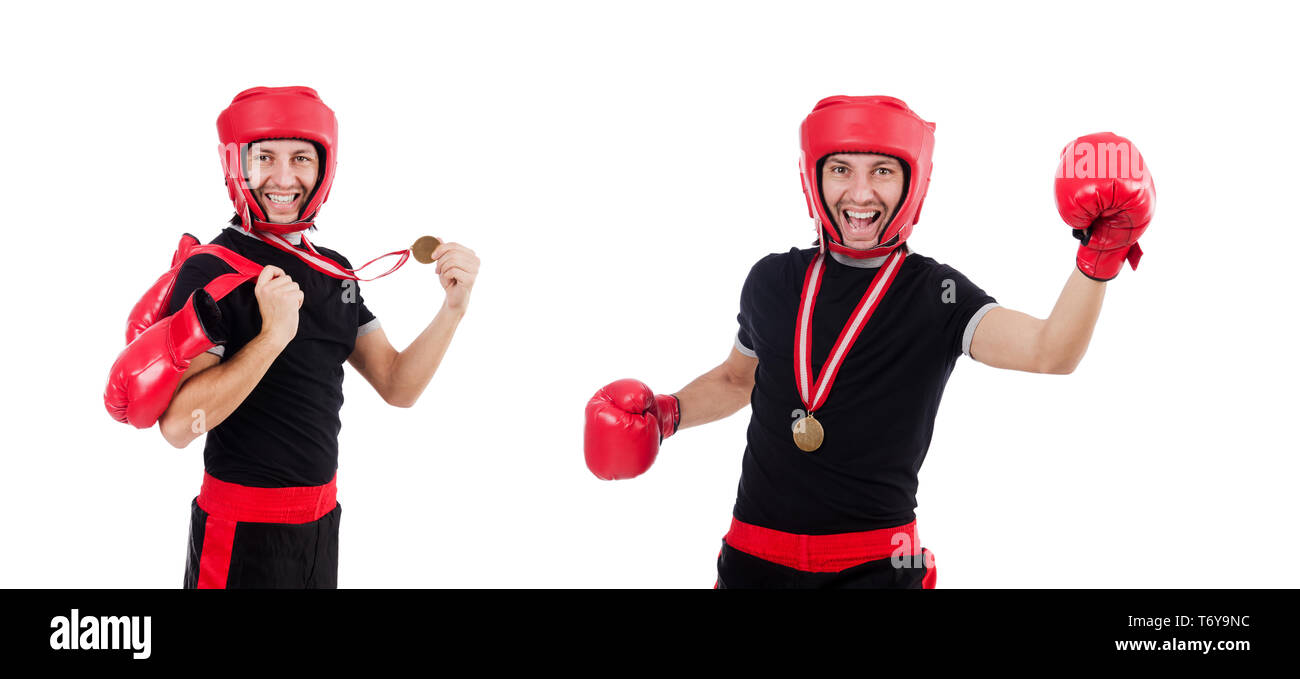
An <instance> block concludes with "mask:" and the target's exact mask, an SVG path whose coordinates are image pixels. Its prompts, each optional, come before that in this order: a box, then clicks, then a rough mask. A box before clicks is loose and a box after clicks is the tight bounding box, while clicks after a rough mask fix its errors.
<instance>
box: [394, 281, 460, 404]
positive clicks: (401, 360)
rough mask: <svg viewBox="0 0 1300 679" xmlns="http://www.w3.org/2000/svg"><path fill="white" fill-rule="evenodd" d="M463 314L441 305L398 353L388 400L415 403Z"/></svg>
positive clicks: (430, 378)
mask: <svg viewBox="0 0 1300 679" xmlns="http://www.w3.org/2000/svg"><path fill="white" fill-rule="evenodd" d="M464 315H465V312H464V311H463V310H460V311H457V310H452V309H448V308H447V307H446V306H445V305H444V306H443V307H442V308H441V309H439V310H438V314H437V315H436V316H434V317H433V320H432V321H431V322H430V323H429V325H428V326H427V327H426V328H425V329H424V331H423V332H421V333H420V336H419V337H416V338H415V341H414V342H411V345H410V346H408V347H406V349H404V350H402V351H400V352H398V353H397V355H396V356H395V357H394V358H393V371H392V381H391V382H390V384H389V388H388V394H387V397H386V400H387V401H388V402H389V403H391V404H393V405H396V406H401V407H406V408H409V407H410V406H412V405H415V402H416V401H417V400H418V399H419V398H420V394H423V393H424V390H425V388H426V387H428V386H429V381H430V380H432V379H433V374H434V373H435V372H437V371H438V366H439V365H440V364H441V363H442V357H443V356H444V355H445V354H446V353H447V347H449V346H451V339H452V337H454V336H455V335H456V328H457V327H459V326H460V321H461V319H462V318H463V317H464Z"/></svg>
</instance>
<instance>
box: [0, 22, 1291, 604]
mask: <svg viewBox="0 0 1300 679" xmlns="http://www.w3.org/2000/svg"><path fill="white" fill-rule="evenodd" d="M1134 4H1138V3H1128V2H1124V3H1105V2H1089V3H1086V4H1084V3H1079V4H1077V5H1074V6H1059V8H1058V6H1057V5H1052V6H1051V8H1050V9H1049V8H1048V7H1046V6H1045V5H1044V4H1043V3H1025V4H989V3H979V4H976V3H970V4H956V3H954V4H951V5H948V4H932V3H919V2H908V3H903V2H893V3H876V2H865V1H864V0H855V1H853V2H847V3H793V2H791V3H771V4H767V3H755V2H744V3H675V2H658V3H653V4H649V3H648V4H646V5H643V6H640V7H635V6H628V5H622V4H616V3H590V4H576V3H455V4H453V3H446V4H438V5H429V6H426V5H424V4H420V5H416V4H415V3H412V4H411V5H401V4H388V3H382V2H370V3H365V4H364V6H363V8H362V9H358V6H357V5H356V4H355V3H346V4H345V3H326V2H313V3H305V2H299V3H287V4H275V3H237V2H225V3H220V4H219V5H212V6H210V7H209V6H208V5H203V6H202V7H200V6H198V5H194V6H188V5H187V6H181V5H176V4H157V5H152V4H151V5H140V4H136V5H129V6H120V7H119V6H110V5H108V4H86V5H67V6H53V5H51V4H49V3H42V4H39V5H37V4H35V3H25V4H22V5H19V6H17V7H16V8H15V7H7V8H6V10H5V17H4V21H3V22H2V23H3V28H0V57H3V61H4V63H5V68H4V72H3V79H4V82H3V92H4V105H3V107H2V110H0V117H2V124H0V130H2V131H3V134H4V140H5V149H6V153H5V154H4V162H3V163H0V186H2V187H3V192H4V195H3V198H4V199H3V207H4V218H3V219H4V240H5V243H6V246H7V247H6V254H7V257H6V258H5V262H6V264H7V266H8V269H9V275H8V276H6V280H7V287H8V295H7V296H6V297H5V300H6V302H7V305H6V306H7V309H6V312H5V313H4V318H5V319H6V320H5V324H6V325H5V329H4V332H3V333H2V334H0V342H3V346H2V349H3V354H2V355H3V357H4V360H5V367H4V373H5V380H4V384H5V385H6V388H5V389H4V391H3V394H4V396H3V399H4V407H3V409H2V410H0V417H2V418H3V428H0V436H3V443H2V444H0V445H3V451H4V452H3V456H4V457H3V467H2V468H0V545H3V549H2V553H3V557H2V558H0V585H3V586H8V587H29V586H41V587H176V586H179V585H180V582H181V576H182V570H183V566H184V557H185V540H186V532H187V526H188V522H189V501H190V499H191V498H192V497H193V496H194V495H195V493H196V492H197V490H198V486H199V481H200V477H201V474H202V443H201V442H195V443H194V444H192V445H191V446H190V447H189V448H187V449H185V450H179V451H178V450H175V449H172V448H171V447H170V446H168V445H167V444H166V443H165V442H164V441H163V440H162V438H161V436H159V434H158V433H157V431H156V430H151V431H138V430H135V429H133V428H131V427H128V426H125V425H121V424H118V423H116V422H114V421H113V420H111V419H110V418H109V416H108V415H107V414H106V413H105V412H104V409H103V405H102V403H101V394H102V390H103V384H104V380H105V377H106V375H107V372H108V368H109V366H110V365H111V364H112V362H113V359H114V357H115V356H116V354H117V352H118V351H119V350H120V349H121V347H122V329H123V324H124V321H125V318H126V314H127V312H128V311H129V309H130V308H131V306H132V305H133V304H134V302H135V301H136V299H137V298H138V297H139V295H140V294H141V293H142V292H143V291H144V289H145V288H147V287H148V286H149V285H150V284H151V283H152V282H153V280H154V279H155V278H156V277H157V276H158V274H160V273H161V272H162V271H163V270H165V269H166V268H167V265H168V263H169V261H170V256H171V253H172V251H173V249H174V247H175V244H176V241H177V239H178V237H179V236H180V234H181V233H182V232H185V231H189V232H192V233H195V234H196V235H198V236H200V238H202V239H203V240H205V241H206V240H208V239H211V238H212V237H213V236H215V235H216V234H217V232H218V230H219V227H220V226H221V223H222V222H223V220H225V219H226V218H227V217H228V216H229V215H230V213H231V208H230V204H229V201H228V200H227V197H226V192H225V189H224V188H223V186H222V182H221V174H220V166H219V164H218V160H217V154H216V152H215V151H216V142H217V139H216V134H215V129H214V122H215V119H216V116H217V114H218V112H219V111H220V110H221V109H222V108H224V107H225V106H226V104H227V103H228V102H229V101H230V98H231V97H232V96H233V95H234V94H235V93H236V92H238V91H240V90H242V89H245V88H247V87H251V86H255V85H291V84H305V85H310V86H312V87H315V88H316V89H317V90H319V91H320V93H321V94H322V96H323V97H324V99H325V101H326V102H327V103H328V104H329V105H330V106H331V107H332V108H333V109H334V110H335V111H336V112H337V114H338V117H339V121H340V126H341V145H342V146H341V148H342V150H341V153H340V158H341V161H340V167H339V174H338V179H337V181H336V183H335V186H334V191H333V193H332V195H331V200H330V202H329V204H328V205H327V206H326V207H325V209H324V211H323V213H322V216H321V218H320V219H319V222H318V224H319V226H320V231H319V233H318V234H317V236H316V241H317V242H319V243H320V244H323V245H326V246H328V247H332V248H334V249H337V250H339V251H341V252H343V253H345V254H346V255H347V256H348V257H349V258H350V259H351V260H352V261H353V262H354V263H360V262H362V261H365V260H366V259H369V258H370V257H373V256H375V255H377V254H380V253H382V252H387V251H389V250H393V249H396V248H399V247H403V246H405V245H406V244H409V243H410V242H411V241H412V240H413V239H414V238H415V237H416V236H418V235H421V234H424V233H433V234H436V235H438V236H440V237H443V238H444V239H451V240H455V241H458V242H461V243H464V244H466V245H468V246H469V247H471V248H473V249H474V250H476V251H477V253H478V254H479V256H480V257H481V258H482V261H483V264H482V271H481V274H480V279H479V283H478V285H477V286H476V288H475V290H474V297H473V303H472V305H471V309H470V312H469V315H468V316H467V318H466V319H465V321H464V323H463V324H462V325H461V328H460V330H459V332H458V334H457V336H456V338H455V341H454V343H453V345H452V347H451V349H450V351H449V352H448V354H447V357H446V360H445V362H444V365H443V367H442V368H441V369H440V370H439V372H438V374H437V376H436V377H435V379H434V381H433V383H432V385H431V386H430V387H429V389H428V391H427V392H426V393H425V394H424V396H423V398H422V399H421V400H420V402H419V403H418V404H417V405H416V407H415V408H413V409H410V410H400V409H394V408H390V407H387V406H385V405H384V404H383V402H382V401H381V400H380V399H379V398H378V396H377V395H376V394H374V392H373V391H371V390H370V388H369V386H368V385H367V384H366V383H365V382H364V380H362V379H360V378H359V376H357V375H356V373H355V372H353V371H352V370H351V369H350V368H348V369H347V371H348V376H347V379H346V383H345V387H344V388H345V391H346V397H347V403H346V405H345V406H344V408H343V412H342V418H343V424H344V428H343V433H342V435H341V438H340V446H341V454H340V461H339V486H340V499H341V501H342V503H343V505H344V508H345V513H344V519H343V523H342V542H341V567H340V585H341V586H343V587H390V586H399V587H408V586H409V587H427V586H432V587H462V586H472V587H501V586H504V587H550V586H566V587H568V586H572V587H628V586H631V587H665V586H666V587H708V586H711V585H712V584H713V580H714V576H715V570H714V558H715V556H716V554H717V551H718V547H719V544H720V538H721V537H722V535H723V533H724V532H725V530H726V528H727V525H728V521H729V517H730V510H731V505H732V502H733V501H734V498H735V489H736V482H737V480H738V477H739V471H740V460H741V454H742V452H743V450H744V443H745V428H746V423H747V420H748V417H749V411H748V409H746V410H743V411H742V412H741V413H739V414H737V415H736V416H734V417H732V418H730V419H727V420H724V421H722V422H719V423H716V424H713V425H709V426H707V427H703V428H699V429H689V430H686V431H683V432H681V433H680V434H679V435H677V436H676V437H674V438H673V439H671V440H669V441H668V442H667V443H666V445H665V449H664V451H663V452H662V454H661V457H660V460H659V462H658V463H657V465H656V466H655V467H654V468H653V469H652V470H651V471H650V472H649V473H647V474H646V475H644V476H642V477H640V478H638V479H635V480H632V481H625V482H617V483H610V482H601V481H598V480H596V479H595V478H594V477H592V476H591V475H590V474H589V473H588V472H587V470H586V468H585V466H584V464H583V456H582V422H583V416H582V412H583V407H584V406H585V404H586V401H587V399H588V398H589V397H590V395H591V394H592V392H594V391H595V390H596V389H597V388H598V387H600V386H601V385H603V384H605V383H607V382H609V381H612V380H614V379H617V378H621V377H637V378H639V379H641V380H643V381H645V382H647V383H649V384H650V385H651V386H652V387H654V388H655V389H657V390H659V391H674V390H676V389H679V388H680V387H682V386H683V385H685V384H686V383H687V382H689V381H690V380H691V379H693V378H695V377H696V376H698V375H699V374H701V373H703V372H705V371H706V370H708V369H710V368H712V367H713V366H715V365H716V364H718V363H719V362H721V360H722V359H723V358H725V356H726V355H727V352H728V350H729V348H730V346H731V342H732V337H733V335H734V333H735V314H736V311H737V303H738V299H739V293H740V287H741V283H742V282H743V280H744V277H745V274H746V273H747V272H748V270H749V267H750V266H751V265H752V264H753V263H754V262H755V261H756V260H757V259H759V258H760V257H762V256H763V255H765V254H767V253H769V252H777V251H784V250H787V249H789V248H790V247H791V246H800V247H804V246H806V245H807V244H808V243H810V242H811V239H812V237H813V231H812V229H811V226H810V223H809V220H808V218H807V214H806V210H805V206H804V201H803V198H802V196H801V195H800V191H799V183H798V179H797V177H796V167H795V163H796V158H797V153H798V149H797V142H796V130H797V127H798V124H799V122H800V120H802V118H803V116H804V115H805V114H806V113H807V112H808V111H809V110H810V109H811V107H812V105H813V104H814V103H815V102H816V101H817V100H818V99H820V98H822V97H824V96H829V95H832V94H877V93H879V94H890V95H893V96H897V97H900V98H902V99H904V100H906V101H907V102H908V103H909V104H910V105H911V106H912V107H913V108H914V109H915V110H916V111H917V112H919V113H920V114H921V115H922V116H924V117H925V118H926V119H928V120H933V121H935V122H936V123H937V124H938V130H937V149H936V152H935V157H934V167H935V170H934V175H933V183H932V185H931V189H930V194H929V198H928V200H927V201H926V205H925V214H924V215H923V219H922V221H921V223H920V224H919V225H918V227H917V229H916V231H915V233H914V236H913V238H912V241H911V242H912V244H913V246H914V248H915V249H916V250H917V251H918V252H920V253H922V254H925V255H928V256H931V257H935V258H936V259H938V260H940V261H942V262H946V263H949V264H952V265H953V266H955V267H957V268H958V269H959V270H961V271H962V272H963V273H965V274H966V275H967V276H969V277H970V278H971V280H973V281H974V282H975V283H976V284H978V285H980V286H981V287H983V288H984V289H985V290H987V291H988V292H989V293H990V294H992V295H994V296H995V297H997V298H998V300H999V301H1000V302H1001V303H1002V304H1003V305H1005V306H1008V307H1011V308H1014V309H1019V310H1022V311H1025V312H1027V313H1030V314H1034V315H1037V316H1040V317H1043V316H1046V315H1047V314H1048V313H1049V312H1050V310H1051V308H1052V305H1053V303H1054V301H1055V298H1056V296H1057V294H1058V293H1059V291H1060V289H1061V286H1062V285H1063V284H1064V282H1065V280H1066V278H1067V277H1068V276H1069V274H1070V271H1071V269H1072V267H1073V252H1074V249H1075V245H1076V241H1074V240H1073V239H1072V238H1070V235H1069V231H1068V228H1067V227H1065V226H1064V225H1063V224H1062V223H1061V222H1060V220H1059V218H1058V217H1057V215H1056V211H1055V209H1054V204H1053V200H1052V192H1051V181H1052V174H1053V170H1054V168H1055V164H1056V160H1057V154H1058V153H1059V152H1060V149H1061V147H1062V146H1063V145H1064V144H1065V143H1066V142H1068V141H1069V140H1071V139H1073V138H1074V137H1076V136H1078V135H1081V134H1085V133H1089V132H1095V131H1101V130H1111V131H1114V132H1117V133H1119V134H1123V135H1125V136H1128V137H1129V138H1131V139H1132V140H1133V141H1134V142H1135V143H1136V144H1137V145H1138V146H1139V147H1140V148H1141V150H1142V152H1143V154H1144V155H1145V157H1146V159H1147V161H1148V163H1149V166H1150V168H1151V170H1152V171H1153V173H1154V175H1155V181H1156V186H1157V188H1158V190H1159V196H1160V203H1159V209H1158V212H1157V216H1156V219H1155V221H1154V222H1153V224H1152V226H1151V228H1150V230H1149V231H1148V232H1147V235H1146V237H1145V238H1144V240H1143V246H1144V249H1145V250H1146V253H1147V254H1146V257H1145V258H1144V259H1143V260H1142V263H1141V268H1140V270H1138V271H1136V272H1134V271H1129V270H1126V271H1124V273H1123V274H1122V275H1121V276H1120V277H1119V279H1118V280H1116V281H1114V282H1113V283H1111V284H1109V286H1108V290H1107V297H1106V302H1105V308H1104V310H1103V312H1102V316H1101V319H1100V322H1099V323H1098V325H1097V329H1096V333H1095V335H1094V337H1093V340H1092V346H1091V349H1090V350H1089V353H1088V355H1087V357H1086V359H1085V360H1084V362H1083V364H1082V365H1081V366H1080V367H1079V369H1078V370H1077V371H1076V372H1075V373H1074V374H1073V375H1070V376H1066V377H1049V376H1039V375H1029V374H1020V373H1012V372H1006V371H999V370H995V369H992V368H988V367H986V366H983V365H980V364H977V363H975V362H973V361H971V360H970V359H968V358H962V359H961V360H960V363H959V367H958V368H957V369H956V371H955V372H954V374H953V377H952V379H951V381H950V382H949V384H948V389H947V392H946V394H945V398H944V402H943V406H942V408H941V410H940V413H939V418H938V422H937V425H936V429H935V435H934V440H933V443H932V445H931V448H930V452H929V457H928V458H927V461H926V465H925V468H924V470H923V471H922V474H921V491H920V495H919V498H918V499H919V503H920V507H919V509H918V511H917V513H918V519H919V522H920V523H919V525H920V527H921V534H922V536H923V539H924V542H925V544H926V545H927V546H928V547H929V548H930V549H931V550H933V551H934V552H935V554H936V555H937V558H938V564H939V573H940V577H939V584H940V586H945V587H1031V586H1052V587H1055V586H1078V587H1094V586H1097V587H1102V586H1118V587H1130V586H1133V587H1200V586H1223V587H1239V586H1248V587H1259V586H1296V585H1298V584H1300V573H1298V572H1297V568H1296V566H1295V564H1296V563H1297V559H1300V543H1298V542H1297V537H1296V530H1295V523H1296V519H1297V502H1296V495H1297V492H1296V479H1297V477H1298V476H1300V462H1298V461H1297V452H1300V451H1297V447H1298V446H1297V444H1296V436H1295V427H1296V425H1295V417H1296V416H1295V413H1294V406H1295V405H1296V401H1297V399H1296V397H1295V391H1294V390H1295V388H1296V385H1297V377H1300V375H1297V369H1296V361H1295V354H1294V351H1293V347H1294V345H1295V339H1294V328H1295V315H1296V311H1295V309H1296V298H1297V293H1296V280H1295V278H1294V274H1293V273H1292V272H1293V267H1292V265H1291V263H1292V261H1293V260H1294V258H1295V257H1296V254H1297V251H1298V250H1297V231H1296V229H1295V227H1296V216H1295V211H1294V209H1293V208H1292V205H1291V200H1292V199H1293V195H1294V193H1295V185H1296V181H1297V172H1296V169H1295V167H1296V166H1295V159H1296V158H1298V157H1300V148H1298V146H1300V143H1298V141H1297V133H1296V130H1297V125H1296V121H1297V110H1296V96H1295V94H1294V93H1295V87H1294V82H1293V81H1292V79H1291V75H1292V74H1290V73H1288V71H1289V70H1290V69H1292V68H1293V67H1294V65H1295V64H1296V63H1297V54H1296V49H1295V41H1294V36H1293V35H1292V33H1291V30H1290V28H1291V27H1292V24H1291V23H1290V22H1289V21H1288V20H1284V18H1283V16H1281V15H1278V14H1275V12H1280V11H1282V9H1281V8H1282V7H1283V6H1284V5H1282V4H1281V3H1278V4H1277V5H1274V4H1271V3H1270V4H1258V5H1256V4H1252V3H1233V4H1232V5H1231V6H1225V5H1222V4H1221V3H1215V4H1205V5H1199V4H1195V3H1177V4H1174V3H1167V4H1166V3H1159V4H1157V3H1150V4H1147V3H1141V4H1138V6H1136V7H1135V6H1133V5H1134ZM805 5H807V6H805ZM1288 83H1290V84H1288ZM362 290H363V293H364V295H365V297H366V300H367V302H368V304H369V306H370V308H371V309H373V310H374V311H375V312H376V313H377V314H378V316H379V317H380V318H381V319H382V321H383V324H384V327H385V328H386V330H387V332H388V335H389V337H390V338H391V339H392V340H393V341H394V343H395V344H397V345H398V346H399V348H400V347H403V346H405V345H406V343H408V342H409V341H411V340H412V339H413V338H414V337H415V336H416V334H417V333H418V332H419V331H420V330H421V329H422V328H423V327H424V325H425V324H427V323H428V322H429V320H430V319H431V318H432V315H433V313H434V311H435V310H436V309H437V307H438V305H439V304H440V303H441V298H442V293H441V290H440V288H438V286H437V283H436V281H435V279H434V277H433V274H432V270H431V269H429V268H423V267H421V266H419V265H417V264H414V263H412V264H411V265H409V266H407V267H406V268H405V269H403V270H402V271H400V272H399V273H398V274H395V275H393V276H390V277H388V278H385V279H382V280H380V281H377V282H374V283H368V284H364V285H363V286H362Z"/></svg>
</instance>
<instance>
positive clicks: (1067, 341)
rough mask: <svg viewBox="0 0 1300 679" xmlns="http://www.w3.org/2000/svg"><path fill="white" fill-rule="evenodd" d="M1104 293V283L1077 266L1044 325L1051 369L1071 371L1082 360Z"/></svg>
mask: <svg viewBox="0 0 1300 679" xmlns="http://www.w3.org/2000/svg"><path fill="white" fill-rule="evenodd" d="M1105 296H1106V284H1105V283H1103V282H1101V281H1095V280H1092V279H1091V278H1088V277H1087V276H1085V275H1083V274H1082V273H1080V272H1079V270H1078V269H1075V270H1074V271H1073V272H1072V273H1071V274H1070V279H1069V280H1068V281H1066V282H1065V288H1064V289H1063V290H1061V296H1060V297H1059V298H1058V299H1057V300H1056V306H1055V307H1053V308H1052V315H1051V316H1049V317H1048V318H1047V321H1046V322H1045V323H1044V324H1043V328H1042V338H1041V347H1042V351H1043V355H1044V361H1045V362H1046V363H1047V364H1048V365H1049V366H1051V367H1052V368H1053V370H1052V372H1070V371H1072V370H1074V368H1075V366H1077V365H1079V361H1081V360H1083V355H1084V354H1085V353H1086V352H1087V351H1088V343H1089V342H1091V341H1092V331H1093V328H1095V327H1096V326H1097V317H1098V316H1099V315H1100V314H1101V302H1102V299H1103V298H1104V297H1105Z"/></svg>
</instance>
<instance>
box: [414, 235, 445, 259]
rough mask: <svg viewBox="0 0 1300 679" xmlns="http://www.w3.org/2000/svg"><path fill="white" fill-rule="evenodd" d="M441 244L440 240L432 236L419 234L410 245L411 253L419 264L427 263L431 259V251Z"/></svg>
mask: <svg viewBox="0 0 1300 679" xmlns="http://www.w3.org/2000/svg"><path fill="white" fill-rule="evenodd" d="M439 245H442V241H440V240H438V239H437V238H434V237H433V236H420V237H419V239H417V240H416V241H415V244H414V245H412V246H411V254H413V255H415V261H417V262H419V263H421V264H428V263H429V262H432V261H433V251H434V250H437V249H438V246H439Z"/></svg>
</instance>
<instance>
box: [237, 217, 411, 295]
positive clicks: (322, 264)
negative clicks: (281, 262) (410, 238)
mask: <svg viewBox="0 0 1300 679" xmlns="http://www.w3.org/2000/svg"><path fill="white" fill-rule="evenodd" d="M251 233H252V234H253V235H254V236H257V237H258V238H260V239H262V241H263V242H265V243H267V244H269V245H271V246H274V247H276V248H278V249H280V250H283V251H285V252H288V253H290V254H292V255H293V256H295V257H297V258H298V259H301V260H302V261H303V263H304V264H306V265H307V266H310V267H311V268H313V269H315V270H317V271H319V272H321V273H323V274H325V275H326V276H332V277H334V278H342V279H350V280H354V281H361V282H363V283H364V282H367V281H373V280H376V279H379V278H383V277H384V276H387V275H388V274H390V273H393V272H394V271H397V270H398V269H399V268H401V266H402V265H403V264H405V263H406V260H407V259H410V257H411V251H410V249H406V250H394V251H392V252H390V253H388V254H386V255H380V256H378V257H376V258H374V259H372V260H370V261H369V262H366V263H365V264H362V265H361V266H359V267H357V268H355V269H348V268H346V267H342V266H339V264H338V262H335V261H334V260H332V259H330V258H329V257H326V256H325V255H322V254H321V253H320V252H319V251H318V250H316V246H314V245H312V244H311V241H309V240H307V234H306V232H304V233H303V234H302V243H303V245H304V246H306V248H307V250H308V252H303V251H302V250H300V249H298V248H296V247H294V246H293V244H292V243H290V242H289V241H288V240H287V239H285V237H284V236H281V235H278V234H274V233H269V232H266V231H261V230H258V229H254V230H253V231H252V232H251ZM393 255H400V257H399V258H398V260H397V263H396V264H394V265H393V268H391V269H389V270H388V271H385V272H383V273H381V274H379V275H378V276H375V277H374V278H361V277H360V276H358V275H357V274H356V272H358V271H361V270H362V269H364V268H366V267H368V266H370V265H371V264H374V263H375V262H377V261H379V260H381V259H383V258H385V257H392V256H393Z"/></svg>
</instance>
